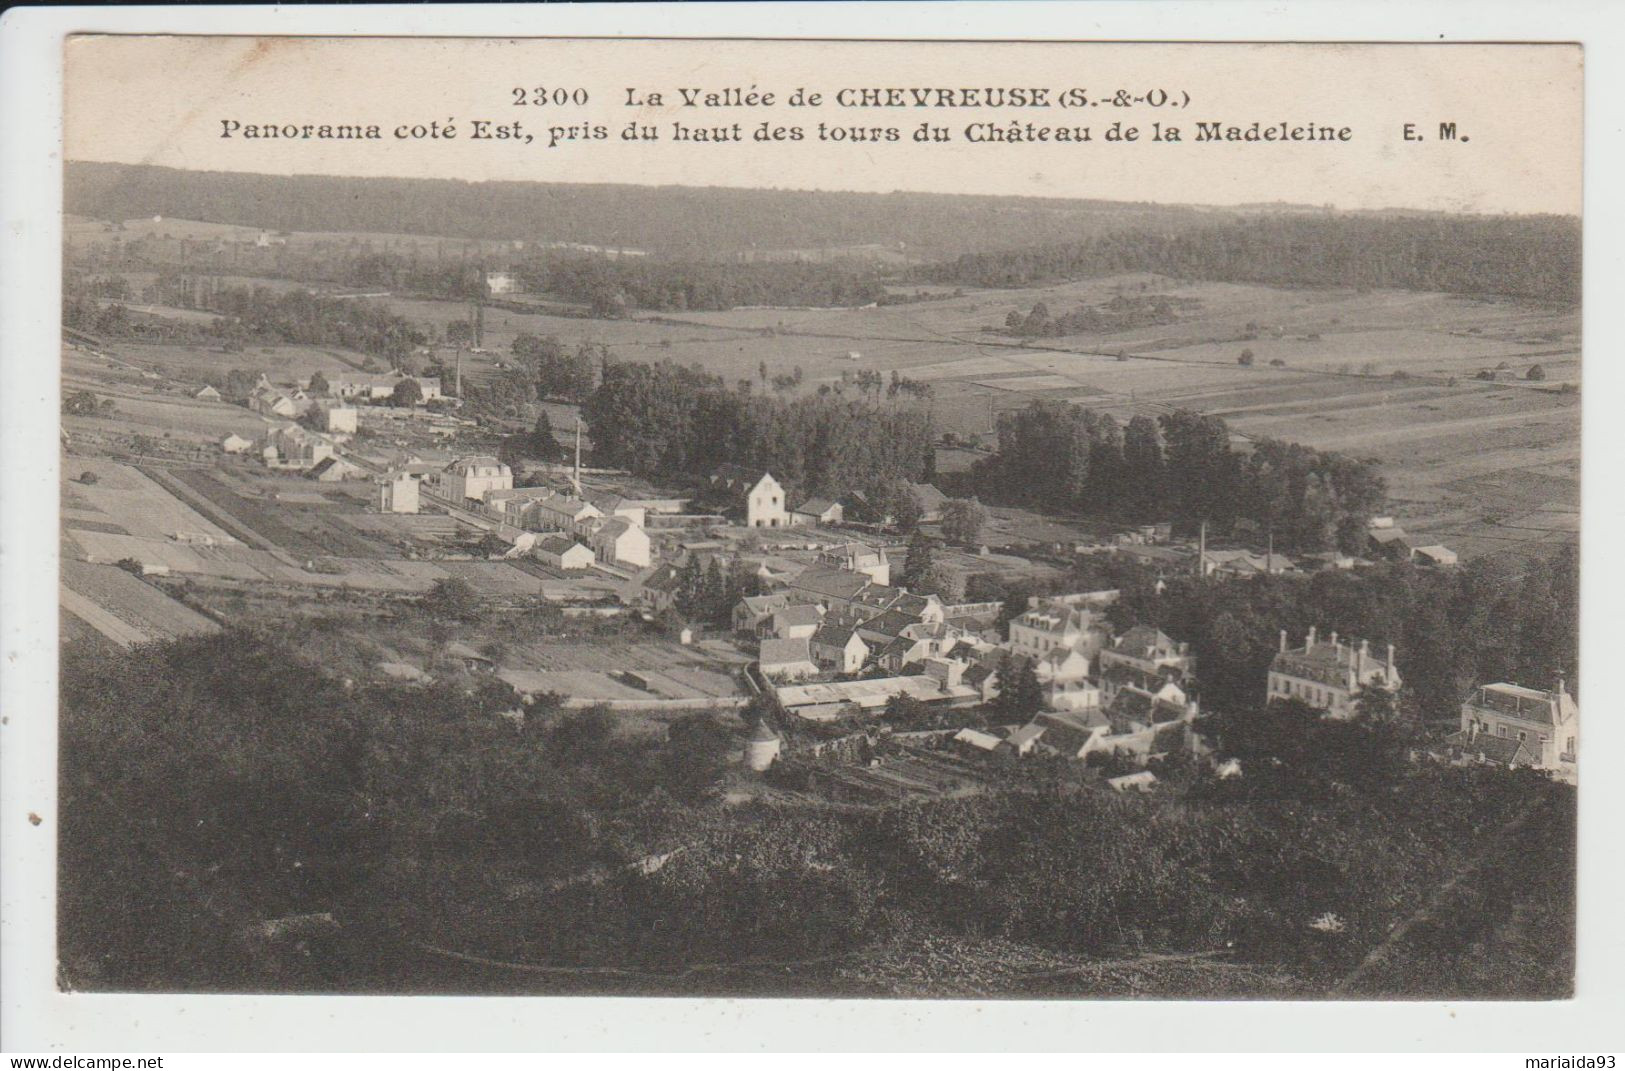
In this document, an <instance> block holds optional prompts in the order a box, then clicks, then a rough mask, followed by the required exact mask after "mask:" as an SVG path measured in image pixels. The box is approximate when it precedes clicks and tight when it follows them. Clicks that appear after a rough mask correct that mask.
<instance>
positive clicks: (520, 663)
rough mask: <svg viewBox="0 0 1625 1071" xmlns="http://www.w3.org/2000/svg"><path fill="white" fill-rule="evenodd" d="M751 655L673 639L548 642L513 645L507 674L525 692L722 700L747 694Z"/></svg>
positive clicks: (506, 660) (504, 671)
mask: <svg viewBox="0 0 1625 1071" xmlns="http://www.w3.org/2000/svg"><path fill="white" fill-rule="evenodd" d="M746 661H747V658H746V656H745V655H743V654H741V653H740V652H739V651H737V650H735V649H733V648H731V647H729V646H728V645H727V644H724V643H707V644H703V645H698V646H696V647H683V646H680V645H678V644H675V643H671V642H669V641H657V642H643V643H628V642H625V641H619V640H616V641H609V642H596V643H593V644H590V645H589V644H583V643H569V644H548V645H535V646H528V647H516V648H514V649H512V650H511V651H510V652H509V653H508V654H507V656H506V657H505V658H504V660H503V667H504V668H503V669H502V670H501V675H502V678H503V679H504V680H506V681H508V682H509V683H510V684H512V685H513V686H514V687H516V688H518V689H520V690H521V691H525V692H531V693H540V692H558V693H560V694H562V695H568V696H570V697H571V698H573V699H577V700H592V701H606V702H607V701H615V700H623V701H624V700H643V701H647V700H651V699H690V700H703V699H718V698H727V697H731V696H736V695H739V694H741V686H740V683H739V680H738V678H737V677H736V676H735V675H734V671H736V670H737V668H738V667H739V666H742V665H744V663H745V662H746Z"/></svg>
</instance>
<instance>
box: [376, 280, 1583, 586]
mask: <svg viewBox="0 0 1625 1071" xmlns="http://www.w3.org/2000/svg"><path fill="white" fill-rule="evenodd" d="M1146 294H1163V295H1167V296H1169V297H1171V298H1178V299H1191V300H1193V301H1195V302H1197V303H1199V304H1197V305H1195V306H1193V307H1190V308H1188V309H1187V310H1186V311H1185V312H1184V313H1182V315H1181V319H1180V320H1179V321H1178V322H1177V323H1173V324H1169V325H1162V326H1156V327H1150V328H1137V329H1133V330H1127V331H1120V332H1110V333H1102V334H1097V335H1075V336H1069V337H1063V338H1043V339H1027V340H1023V339H1018V338H1014V337H1010V336H1008V335H1005V334H1002V333H994V332H991V331H988V330H986V329H987V328H990V327H997V326H1001V325H1002V324H1003V322H1004V318H1005V316H1006V315H1007V314H1008V313H1010V312H1012V311H1019V312H1021V313H1023V314H1025V313H1026V311H1027V310H1029V309H1031V308H1032V306H1033V305H1034V304H1036V303H1038V302H1043V303H1044V304H1045V305H1046V306H1047V307H1048V308H1049V309H1050V310H1051V312H1052V314H1055V315H1059V314H1062V313H1065V312H1068V311H1071V310H1072V309H1074V308H1076V307H1078V306H1079V305H1081V304H1091V305H1094V304H1101V303H1104V302H1107V301H1110V300H1111V299H1112V298H1114V297H1116V296H1118V295H1125V296H1130V297H1133V296H1141V295H1146ZM392 304H395V305H396V307H397V310H398V311H399V312H401V314H402V315H405V316H407V317H409V318H414V317H423V318H437V319H438V318H444V319H450V318H455V317H458V316H463V315H466V310H465V309H463V307H462V306H457V305H453V304H451V303H444V302H421V301H420V302H392ZM486 324H487V345H486V348H487V349H488V350H490V351H492V352H491V354H490V356H489V358H488V359H495V358H496V356H497V355H498V351H500V350H501V348H502V347H503V346H504V345H505V343H506V341H507V340H508V339H510V338H511V337H512V335H513V334H515V333H517V332H519V331H530V332H534V333H539V334H554V335H557V336H558V337H560V338H561V339H564V340H566V341H575V340H588V341H592V342H595V343H602V344H604V345H606V346H608V347H609V349H610V351H611V352H612V354H613V355H614V356H616V357H618V358H621V359H626V360H662V359H670V360H673V361H676V362H679V363H684V364H687V363H696V364H699V365H701V366H702V367H704V368H705V369H707V370H708V371H711V372H714V373H715V374H717V375H719V376H722V377H723V378H724V379H726V380H728V381H729V382H733V381H735V380H739V379H752V380H754V379H756V378H757V377H758V375H759V372H760V366H761V365H763V364H765V365H766V366H767V370H768V373H769V375H770V376H771V375H778V374H782V373H788V372H790V371H792V370H793V369H794V368H796V367H800V368H801V369H802V370H803V374H804V382H803V385H802V387H801V390H802V391H813V390H816V389H818V387H819V386H821V385H824V384H836V383H839V382H840V380H841V377H842V375H843V373H855V372H858V371H868V370H873V371H878V372H880V373H882V375H885V376H888V377H889V375H890V373H891V372H892V371H894V370H895V371H897V372H899V373H901V374H902V375H905V376H908V377H910V378H912V379H919V380H924V381H927V382H929V383H930V384H931V385H932V387H933V389H934V391H935V397H934V399H933V400H932V403H931V404H932V407H933V411H934V413H935V416H936V418H937V421H938V423H939V425H940V426H942V427H943V428H944V429H945V430H951V431H954V432H955V433H957V434H960V435H979V436H981V437H982V438H983V439H984V440H985V441H988V440H990V433H991V431H992V429H993V423H994V418H995V415H996V414H997V413H998V412H999V411H1002V410H1005V409H1010V408H1018V407H1020V406H1023V405H1025V404H1027V403H1028V402H1029V401H1030V400H1032V399H1034V398H1050V399H1064V400H1067V401H1072V402H1076V403H1078V404H1080V405H1086V406H1089V407H1091V408H1095V409H1099V410H1103V411H1107V412H1110V413H1112V414H1113V415H1114V416H1116V417H1117V418H1118V419H1119V420H1127V419H1128V418H1129V417H1131V416H1134V415H1136V414H1146V415H1151V416H1155V415H1157V414H1160V413H1163V412H1167V411H1168V410H1169V409H1171V408H1176V407H1181V408H1192V409H1197V410H1200V411H1202V412H1206V413H1211V414H1214V415H1218V416H1222V417H1224V418H1225V420H1226V421H1227V422H1229V423H1230V425H1231V426H1232V428H1233V429H1234V430H1235V431H1236V432H1237V433H1238V434H1240V435H1241V436H1244V437H1250V438H1257V437H1266V436H1267V437H1274V438H1283V439H1290V440H1294V441H1298V442H1302V443H1305V444H1307V445H1310V446H1316V447H1321V448H1325V449H1332V450H1339V451H1344V452H1347V453H1350V454H1354V455H1357V456H1361V457H1372V458H1376V459H1377V460H1378V461H1381V462H1383V463H1384V464H1383V471H1384V474H1385V476H1386V477H1387V479H1388V482H1389V486H1390V490H1391V498H1392V505H1393V509H1394V511H1395V512H1396V513H1397V514H1398V515H1399V516H1400V517H1401V518H1402V523H1404V524H1405V526H1406V528H1407V530H1409V531H1412V532H1414V533H1415V534H1417V535H1419V536H1423V537H1425V538H1427V539H1430V540H1437V541H1439V542H1444V543H1447V544H1448V545H1450V546H1451V547H1453V548H1455V549H1456V550H1457V551H1458V552H1460V553H1462V554H1463V555H1466V556H1470V555H1475V554H1484V553H1494V552H1501V551H1514V552H1525V551H1535V552H1539V551H1540V550H1542V549H1543V547H1548V546H1550V545H1553V544H1555V543H1561V542H1566V541H1568V540H1571V539H1572V538H1573V533H1574V530H1575V528H1576V525H1577V510H1578V501H1579V413H1580V409H1579V397H1578V394H1577V393H1560V392H1559V390H1558V388H1559V387H1560V386H1561V385H1563V384H1575V385H1577V384H1578V382H1579V371H1580V355H1579V335H1578V332H1579V324H1578V314H1577V312H1576V311H1575V310H1572V309H1559V308H1551V307H1547V306H1541V305H1535V304H1531V303H1526V302H1517V301H1510V300H1487V299H1477V298H1470V297H1461V296H1455V295H1448V294H1435V293H1413V292H1396V291H1370V292H1362V291H1353V290H1285V289H1278V288H1272V287H1263V286H1246V285H1236V284H1222V283H1185V282H1179V281H1176V280H1170V279H1166V278H1161V277H1157V276H1148V275H1129V276H1118V277H1112V278H1106V279H1094V280H1087V281H1083V282H1076V283H1068V284H1064V285H1058V286H1050V287H1040V288H1031V289H1024V290H1008V291H1003V290H1001V291H987V290H982V291H970V292H966V293H963V294H960V295H957V296H948V297H944V298H942V299H941V300H935V301H929V302H920V303H916V304H911V305H901V306H887V307H876V308H863V309H736V310H731V311H726V312H685V313H681V314H671V315H658V316H657V315H644V316H642V317H640V318H639V319H637V320H635V321H601V320H585V319H575V318H569V317H556V316H554V317H550V316H539V315H538V316H525V315H521V314H517V313H510V312H507V311H505V310H494V311H492V312H488V314H487V320H486ZM1243 350H1251V351H1252V353H1253V363H1252V364H1251V365H1250V366H1243V365H1241V364H1239V363H1238V358H1239V357H1240V355H1241V353H1242V351H1243ZM854 355H855V356H854ZM1273 361H1279V362H1281V363H1280V364H1279V365H1276V366H1272V364H1271V362H1273ZM1503 363H1504V364H1505V365H1506V366H1507V370H1508V372H1509V373H1510V374H1511V375H1512V376H1514V377H1518V378H1513V379H1511V380H1510V381H1503V382H1486V381H1482V380H1479V379H1477V378H1475V377H1476V376H1477V374H1478V373H1479V372H1481V371H1484V370H1486V369H1493V368H1495V367H1497V366H1498V365H1501V364H1503ZM1536 364H1539V365H1540V366H1541V368H1542V369H1543V370H1544V372H1545V374H1546V378H1545V379H1544V380H1543V381H1540V382H1531V381H1527V380H1524V379H1522V378H1521V377H1522V376H1523V375H1524V373H1526V372H1527V371H1528V370H1529V368H1530V367H1532V366H1533V365H1536ZM467 367H468V366H465V368H467ZM479 372H480V368H479V366H474V368H473V373H474V374H479ZM972 459H973V456H959V457H950V458H945V459H944V461H945V464H944V466H943V468H944V470H945V471H951V470H952V469H953V468H955V467H963V465H964V464H967V463H968V462H969V461H970V460H972Z"/></svg>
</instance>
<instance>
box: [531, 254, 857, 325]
mask: <svg viewBox="0 0 1625 1071" xmlns="http://www.w3.org/2000/svg"><path fill="white" fill-rule="evenodd" d="M519 276H520V278H521V280H523V282H524V284H525V288H526V289H527V290H529V291H531V292H532V293H545V294H548V295H551V296H555V297H561V298H565V299H568V300H571V301H579V302H582V303H583V304H586V305H588V306H589V307H590V308H591V310H592V313H593V315H595V316H600V317H615V316H622V315H625V314H626V313H627V312H629V311H630V310H632V309H649V310H653V311H657V312H682V311H684V310H686V309H732V308H737V307H739V306H741V305H790V306H816V307H819V308H830V307H839V306H850V305H870V304H874V303H875V302H877V301H879V300H880V298H881V297H882V295H884V294H885V285H884V284H883V283H882V282H881V279H880V276H879V275H878V273H877V272H876V271H875V270H874V269H873V268H871V267H869V266H866V265H863V264H860V263H855V262H851V261H834V262H830V263H819V264H808V263H797V262H789V263H782V262H772V263H755V264H737V263H729V262H718V261H699V260H656V259H652V258H647V257H632V258H621V259H616V260H609V259H606V258H604V257H593V256H553V257H545V258H542V259H539V260H531V261H528V262H526V263H524V264H522V265H520V267H519Z"/></svg>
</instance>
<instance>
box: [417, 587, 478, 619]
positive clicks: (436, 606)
mask: <svg viewBox="0 0 1625 1071" xmlns="http://www.w3.org/2000/svg"><path fill="white" fill-rule="evenodd" d="M422 603H423V608H424V609H425V610H427V611H428V612H429V614H430V615H431V616H432V617H434V618H435V619H437V620H439V621H466V620H468V619H470V618H472V617H474V616H475V615H477V614H478V613H479V611H480V600H479V596H478V595H476V594H475V593H474V587H473V585H471V584H470V583H469V582H468V581H466V580H464V579H463V578H462V577H460V576H453V577H447V578H445V579H443V580H436V581H435V582H434V586H432V587H431V588H429V590H428V592H427V593H426V594H425V595H424V596H423V600H422Z"/></svg>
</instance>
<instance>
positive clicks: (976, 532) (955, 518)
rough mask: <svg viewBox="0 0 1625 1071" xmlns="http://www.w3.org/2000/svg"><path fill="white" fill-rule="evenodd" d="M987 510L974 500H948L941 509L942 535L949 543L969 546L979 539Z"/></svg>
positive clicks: (985, 520)
mask: <svg viewBox="0 0 1625 1071" xmlns="http://www.w3.org/2000/svg"><path fill="white" fill-rule="evenodd" d="M986 522H987V510H985V509H983V508H982V504H981V503H980V502H978V501H977V500H976V499H975V498H955V499H950V500H949V502H948V504H947V505H946V506H944V507H943V508H942V534H943V535H944V536H945V537H946V538H947V539H948V541H949V542H951V543H958V544H961V545H963V546H971V545H973V544H975V542H976V541H977V540H978V539H980V538H981V536H982V525H983V524H985V523H986Z"/></svg>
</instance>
